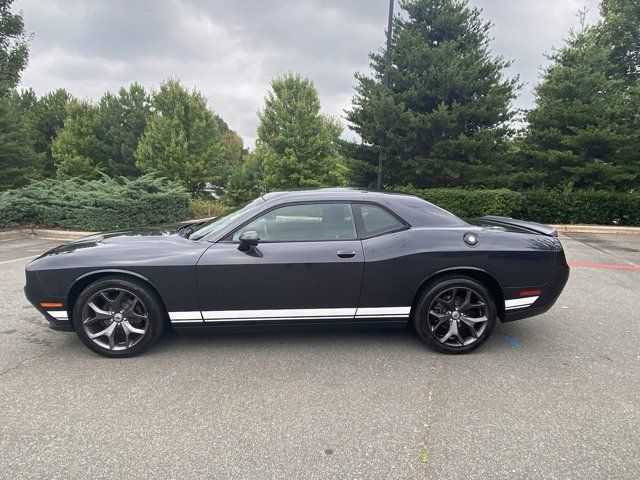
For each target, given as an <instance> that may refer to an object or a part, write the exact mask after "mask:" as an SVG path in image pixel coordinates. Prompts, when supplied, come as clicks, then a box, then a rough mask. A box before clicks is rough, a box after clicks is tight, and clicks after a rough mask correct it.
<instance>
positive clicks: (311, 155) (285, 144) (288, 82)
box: [255, 73, 347, 190]
mask: <svg viewBox="0 0 640 480" xmlns="http://www.w3.org/2000/svg"><path fill="white" fill-rule="evenodd" d="M271 89H272V91H271V92H269V94H268V96H267V98H266V100H265V106H264V109H263V110H262V111H261V112H259V113H258V117H259V119H260V124H259V125H258V140H257V142H256V149H255V155H256V157H257V158H258V159H259V161H260V162H261V163H262V168H263V178H262V182H261V183H262V186H263V187H264V188H266V189H269V190H273V189H288V188H305V187H311V188H314V187H323V186H337V185H343V184H344V182H345V178H346V173H347V169H346V167H345V165H344V162H343V160H342V158H341V157H340V154H339V152H338V140H339V138H340V134H341V133H342V128H341V127H340V124H339V123H338V122H337V121H335V120H334V119H332V118H330V117H327V116H324V115H322V114H321V113H320V99H319V98H318V91H317V90H316V88H315V86H314V84H313V82H312V81H311V80H309V79H307V78H302V77H301V76H300V75H299V74H295V75H294V74H292V73H289V74H286V75H284V76H282V77H278V78H276V79H274V80H273V81H272V82H271Z"/></svg>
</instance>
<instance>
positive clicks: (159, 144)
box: [136, 80, 223, 191]
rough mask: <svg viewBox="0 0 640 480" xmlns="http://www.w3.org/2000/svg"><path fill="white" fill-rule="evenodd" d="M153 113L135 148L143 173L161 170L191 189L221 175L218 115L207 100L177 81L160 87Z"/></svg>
mask: <svg viewBox="0 0 640 480" xmlns="http://www.w3.org/2000/svg"><path fill="white" fill-rule="evenodd" d="M152 104H153V108H154V115H153V116H152V117H151V119H150V120H149V124H148V126H147V129H146V130H145V132H144V135H143V136H142V138H141V139H140V143H139V144H138V148H137V150H136V159H137V161H136V165H137V166H138V168H139V169H140V170H141V171H142V172H145V173H146V172H148V173H158V174H160V175H162V176H165V177H167V178H170V179H172V180H174V181H176V182H178V183H181V184H182V185H185V186H187V187H189V188H190V189H191V190H194V191H195V190H197V189H199V188H201V187H202V186H203V185H204V183H206V182H211V183H214V184H217V183H219V182H220V178H221V157H222V154H223V152H222V147H221V146H220V132H219V117H217V116H216V115H215V114H214V113H213V112H212V111H211V110H209V109H208V108H207V100H206V98H205V97H204V96H203V95H202V94H201V93H200V92H197V91H195V90H193V91H189V90H187V89H186V88H184V87H183V86H182V85H181V84H180V82H178V81H177V80H169V81H167V82H165V83H164V84H162V85H161V86H160V90H159V91H158V92H156V93H155V95H154V96H153V101H152Z"/></svg>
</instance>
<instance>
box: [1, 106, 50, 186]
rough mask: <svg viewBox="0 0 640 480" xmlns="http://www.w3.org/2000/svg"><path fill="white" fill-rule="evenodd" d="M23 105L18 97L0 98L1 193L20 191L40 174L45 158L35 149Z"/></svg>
mask: <svg viewBox="0 0 640 480" xmlns="http://www.w3.org/2000/svg"><path fill="white" fill-rule="evenodd" d="M21 101H22V98H21V97H20V95H18V94H13V95H11V96H7V97H4V98H0V190H3V189H7V188H17V187H21V186H23V185H25V184H26V183H27V182H28V180H29V179H30V178H36V177H39V176H40V174H41V168H42V155H40V154H38V153H36V151H35V150H34V148H33V136H32V131H31V130H30V128H29V125H28V123H27V122H25V121H24V105H22V104H21Z"/></svg>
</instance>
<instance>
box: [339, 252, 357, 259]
mask: <svg viewBox="0 0 640 480" xmlns="http://www.w3.org/2000/svg"><path fill="white" fill-rule="evenodd" d="M336 255H338V256H339V257H340V258H353V257H355V256H356V252H355V250H338V251H337V252H336Z"/></svg>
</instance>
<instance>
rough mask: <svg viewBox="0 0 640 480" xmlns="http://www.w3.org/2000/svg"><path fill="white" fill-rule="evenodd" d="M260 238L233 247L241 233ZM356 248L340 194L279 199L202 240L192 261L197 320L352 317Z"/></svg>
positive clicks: (359, 263)
mask: <svg viewBox="0 0 640 480" xmlns="http://www.w3.org/2000/svg"><path fill="white" fill-rule="evenodd" d="M248 231H255V232H257V234H258V237H259V238H260V243H259V244H258V245H257V246H255V247H251V248H249V249H247V250H244V249H241V248H239V246H240V244H239V237H240V235H241V234H242V233H244V232H248ZM363 268H364V255H363V250H362V243H361V242H360V240H358V237H357V233H356V228H355V222H354V218H353V212H352V208H351V205H350V204H349V203H347V202H322V203H297V204H289V205H281V206H278V207H275V208H273V209H271V210H269V211H267V212H266V213H262V214H260V215H259V216H258V217H257V218H254V219H252V220H250V221H249V222H248V223H246V224H245V225H244V226H242V227H240V228H238V229H237V230H236V231H235V232H233V233H232V234H230V235H229V236H227V237H226V238H225V239H223V240H222V241H219V242H218V243H216V244H215V245H213V246H212V247H211V248H209V249H208V250H207V251H206V252H205V253H204V254H203V256H202V257H201V259H200V261H199V262H198V266H197V279H198V294H199V299H200V304H201V310H202V317H203V319H204V321H205V323H221V322H225V323H226V322H230V323H231V324H233V323H264V322H267V323H286V322H297V321H300V322H318V321H340V320H342V321H344V320H350V319H353V317H354V316H355V311H356V308H357V306H358V300H359V296H360V287H361V284H362V276H363Z"/></svg>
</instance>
